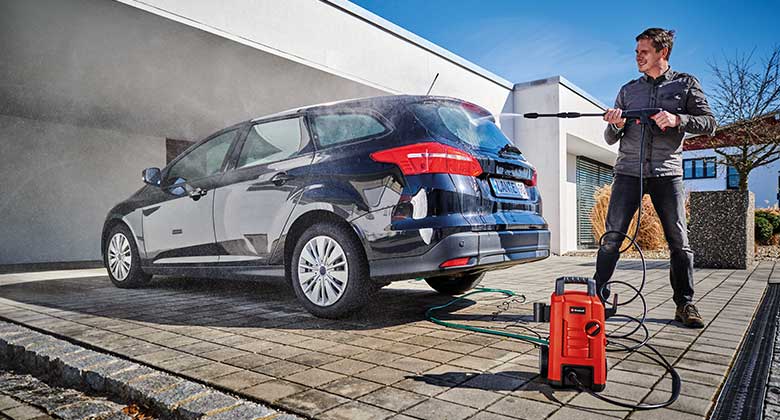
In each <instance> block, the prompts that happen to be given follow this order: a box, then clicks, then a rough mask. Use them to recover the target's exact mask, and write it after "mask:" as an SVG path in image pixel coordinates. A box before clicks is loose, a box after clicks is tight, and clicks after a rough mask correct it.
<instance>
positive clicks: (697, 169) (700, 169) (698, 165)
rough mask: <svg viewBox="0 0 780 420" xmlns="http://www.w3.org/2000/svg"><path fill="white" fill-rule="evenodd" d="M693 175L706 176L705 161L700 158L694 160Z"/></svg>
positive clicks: (695, 176)
mask: <svg viewBox="0 0 780 420" xmlns="http://www.w3.org/2000/svg"><path fill="white" fill-rule="evenodd" d="M693 177H694V178H704V162H703V161H702V160H700V159H696V160H694V161H693Z"/></svg>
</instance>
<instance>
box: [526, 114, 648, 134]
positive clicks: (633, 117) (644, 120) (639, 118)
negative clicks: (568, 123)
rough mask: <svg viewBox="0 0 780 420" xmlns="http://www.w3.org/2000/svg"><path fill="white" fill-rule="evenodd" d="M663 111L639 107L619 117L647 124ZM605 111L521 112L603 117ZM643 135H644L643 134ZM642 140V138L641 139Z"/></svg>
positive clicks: (541, 115)
mask: <svg viewBox="0 0 780 420" xmlns="http://www.w3.org/2000/svg"><path fill="white" fill-rule="evenodd" d="M661 111H663V109H661V108H639V109H626V110H623V113H622V114H621V117H623V118H625V119H626V120H628V121H636V122H637V124H642V125H649V124H650V123H651V122H652V121H653V120H651V119H650V117H652V116H653V115H655V114H657V113H659V112H661ZM605 114H606V112H601V113H598V112H595V113H581V112H559V113H557V114H539V113H536V112H529V113H527V114H523V117H525V118H532V119H536V118H543V117H552V118H580V117H603V116H604V115H605ZM643 137H644V136H643ZM643 140H644V139H643Z"/></svg>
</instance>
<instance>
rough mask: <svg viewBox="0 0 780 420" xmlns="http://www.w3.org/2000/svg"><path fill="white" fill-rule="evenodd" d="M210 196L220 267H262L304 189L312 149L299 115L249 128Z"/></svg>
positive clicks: (304, 125)
mask: <svg viewBox="0 0 780 420" xmlns="http://www.w3.org/2000/svg"><path fill="white" fill-rule="evenodd" d="M240 143H241V144H240V145H239V146H238V147H237V148H236V151H235V152H234V155H235V156H236V157H235V159H234V162H233V165H232V169H231V170H229V171H227V172H226V173H225V176H224V177H223V179H222V181H221V182H220V187H219V188H217V190H216V192H215V196H214V200H215V202H214V227H215V234H216V240H217V245H218V247H219V248H221V249H220V251H221V256H220V260H219V261H220V265H231V266H232V265H266V264H268V263H269V261H270V258H271V257H272V254H273V251H274V247H275V245H276V243H277V240H278V239H279V236H280V235H281V232H282V230H283V228H284V225H285V223H286V222H287V218H288V217H289V215H290V213H292V211H293V208H294V207H295V205H296V203H297V202H298V199H299V198H300V195H301V194H300V192H301V188H302V187H303V186H304V185H306V183H307V182H308V181H307V177H308V174H309V172H310V167H309V165H310V164H311V162H312V159H313V157H314V153H313V152H314V149H313V146H312V144H311V141H310V136H309V133H308V129H307V128H306V124H305V121H304V118H303V117H302V116H300V115H296V116H292V117H285V118H281V119H274V120H268V121H262V122H258V123H255V124H253V125H252V126H251V127H250V128H249V130H248V132H247V134H246V137H245V139H244V141H243V142H240Z"/></svg>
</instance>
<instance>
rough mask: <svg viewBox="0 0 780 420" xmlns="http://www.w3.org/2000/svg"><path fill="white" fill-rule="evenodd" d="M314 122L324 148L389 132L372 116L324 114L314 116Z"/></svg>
mask: <svg viewBox="0 0 780 420" xmlns="http://www.w3.org/2000/svg"><path fill="white" fill-rule="evenodd" d="M313 120H314V131H315V132H316V133H317V139H318V140H319V142H320V145H321V146H322V147H327V146H332V145H334V144H339V143H345V142H348V141H351V140H358V139H362V138H366V137H371V136H376V135H378V134H382V133H384V132H386V131H387V127H385V126H384V124H382V123H381V122H380V121H379V119H377V118H376V117H374V116H373V115H370V114H360V113H344V114H323V115H317V116H314V118H313Z"/></svg>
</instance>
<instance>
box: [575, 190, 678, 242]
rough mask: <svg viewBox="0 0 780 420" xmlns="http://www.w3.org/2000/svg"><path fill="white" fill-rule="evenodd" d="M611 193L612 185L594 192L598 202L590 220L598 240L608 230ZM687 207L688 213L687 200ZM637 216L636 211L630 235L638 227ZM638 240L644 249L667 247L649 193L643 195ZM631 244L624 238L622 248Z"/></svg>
mask: <svg viewBox="0 0 780 420" xmlns="http://www.w3.org/2000/svg"><path fill="white" fill-rule="evenodd" d="M611 193H612V186H611V185H604V186H602V187H600V188H598V189H596V192H595V193H594V194H593V198H594V199H595V200H596V204H595V205H594V206H593V209H592V210H591V213H590V221H591V223H592V224H593V236H594V237H595V239H596V241H597V242H598V240H599V238H601V235H603V234H604V232H605V230H606V229H605V225H606V221H607V209H608V208H609V197H610V195H611ZM685 207H686V213H687V208H688V203H687V200H686V206H685ZM636 218H637V214H636V213H635V214H634V218H633V219H632V220H631V224H630V225H629V227H628V235H629V236H633V234H634V230H635V229H636ZM636 242H637V244H638V245H639V246H640V247H641V248H642V250H648V251H650V250H662V249H667V245H666V238H665V237H664V229H663V227H662V226H661V221H660V220H659V219H658V213H656V212H655V208H654V207H653V203H652V202H651V201H650V196H649V195H645V196H644V197H642V225H641V226H640V228H639V235H638V236H637V240H636ZM629 244H630V242H629V241H628V239H626V240H624V241H623V244H622V246H621V249H622V248H625V247H627V246H629Z"/></svg>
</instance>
